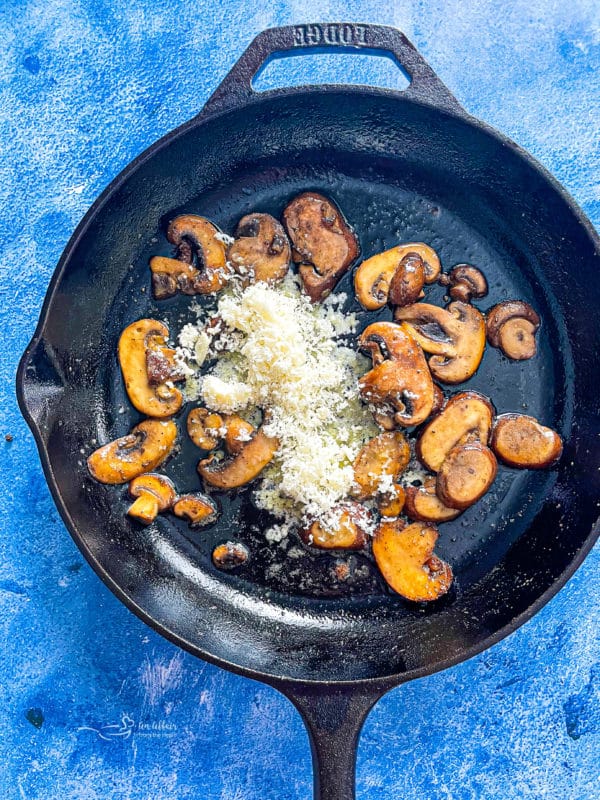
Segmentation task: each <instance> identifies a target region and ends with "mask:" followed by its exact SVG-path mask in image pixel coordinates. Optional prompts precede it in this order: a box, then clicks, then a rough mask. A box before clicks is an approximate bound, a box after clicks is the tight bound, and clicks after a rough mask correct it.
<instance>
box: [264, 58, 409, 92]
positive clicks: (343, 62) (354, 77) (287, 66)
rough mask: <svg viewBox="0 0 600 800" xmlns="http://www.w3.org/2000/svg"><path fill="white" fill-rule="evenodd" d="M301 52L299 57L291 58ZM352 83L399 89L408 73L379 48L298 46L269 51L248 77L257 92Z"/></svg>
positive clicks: (405, 81)
mask: <svg viewBox="0 0 600 800" xmlns="http://www.w3.org/2000/svg"><path fill="white" fill-rule="evenodd" d="M298 55H301V56H302V58H294V56H298ZM319 84H353V85H357V86H378V87H381V88H383V89H396V90H398V91H402V90H404V89H406V88H407V87H408V86H409V85H410V77H409V76H408V74H407V73H406V72H405V70H404V69H403V67H402V66H401V65H400V64H399V63H398V61H397V59H396V58H394V56H393V55H391V54H389V53H382V52H381V51H380V50H364V49H361V51H360V53H357V52H354V53H349V52H348V50H347V49H343V48H330V47H328V48H327V49H326V50H324V49H323V50H321V49H319V48H310V49H304V50H302V49H299V50H294V51H292V52H291V53H289V52H280V53H273V55H271V56H269V58H268V59H267V61H265V63H264V64H263V65H262V66H261V67H260V69H259V70H258V72H257V73H256V75H255V76H254V77H253V79H252V88H253V89H254V90H255V91H257V92H266V91H268V90H269V89H279V88H283V87H288V86H306V85H313V86H314V85H319Z"/></svg>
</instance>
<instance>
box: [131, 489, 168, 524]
mask: <svg viewBox="0 0 600 800" xmlns="http://www.w3.org/2000/svg"><path fill="white" fill-rule="evenodd" d="M159 510H160V506H159V502H158V500H157V498H156V497H154V495H152V494H150V492H143V493H142V494H141V495H140V496H139V497H138V499H137V500H136V501H135V502H134V503H132V504H131V505H130V506H129V508H128V509H127V514H128V515H129V516H130V517H134V518H135V519H137V520H138V521H139V522H143V523H144V525H149V524H150V523H151V522H154V520H155V519H156V517H157V516H158V512H159Z"/></svg>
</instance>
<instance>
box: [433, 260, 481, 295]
mask: <svg viewBox="0 0 600 800" xmlns="http://www.w3.org/2000/svg"><path fill="white" fill-rule="evenodd" d="M439 280H440V283H441V284H442V286H450V291H449V295H450V297H451V298H452V299H453V300H461V301H462V302H463V303H470V302H471V300H472V299H473V298H474V297H475V298H477V299H478V298H480V297H485V296H486V294H487V293H488V284H487V280H486V279H485V275H484V274H483V272H482V271H481V270H479V269H477V267H473V266H471V264H457V266H456V267H454V268H453V269H451V270H450V272H449V274H448V275H440V279H439Z"/></svg>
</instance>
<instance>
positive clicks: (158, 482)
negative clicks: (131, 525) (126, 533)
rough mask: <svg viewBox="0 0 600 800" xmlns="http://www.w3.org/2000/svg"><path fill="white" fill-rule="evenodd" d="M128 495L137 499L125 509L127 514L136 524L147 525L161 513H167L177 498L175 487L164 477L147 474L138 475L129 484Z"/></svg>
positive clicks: (151, 473)
mask: <svg viewBox="0 0 600 800" xmlns="http://www.w3.org/2000/svg"><path fill="white" fill-rule="evenodd" d="M129 494H130V495H131V497H135V498H137V499H136V501H135V502H134V503H132V505H130V506H129V508H128V509H127V514H128V515H129V516H130V517H134V519H137V520H138V522H141V523H143V524H144V525H149V524H150V523H151V522H154V520H155V519H156V517H157V516H158V515H159V514H160V513H162V512H163V511H167V510H168V509H169V508H171V506H172V505H173V503H174V502H175V500H176V498H177V493H176V492H175V487H174V486H173V484H172V482H171V481H170V480H169V479H168V478H167V477H166V476H165V475H157V474H156V473H154V472H148V473H146V474H145V475H139V476H138V477H137V478H134V479H133V480H132V481H131V482H130V484H129Z"/></svg>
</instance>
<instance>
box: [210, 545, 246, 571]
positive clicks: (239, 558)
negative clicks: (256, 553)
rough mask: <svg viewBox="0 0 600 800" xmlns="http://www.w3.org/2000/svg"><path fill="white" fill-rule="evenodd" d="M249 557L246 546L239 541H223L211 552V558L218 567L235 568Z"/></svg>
mask: <svg viewBox="0 0 600 800" xmlns="http://www.w3.org/2000/svg"><path fill="white" fill-rule="evenodd" d="M249 557H250V553H249V552H248V548H247V547H246V545H245V544H242V543H241V542H223V543H222V544H218V545H217V546H216V547H215V549H214V550H213V552H212V560H213V564H214V565H215V567H218V568H219V569H235V568H236V567H241V566H242V564H245V563H246V561H248V559H249Z"/></svg>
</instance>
